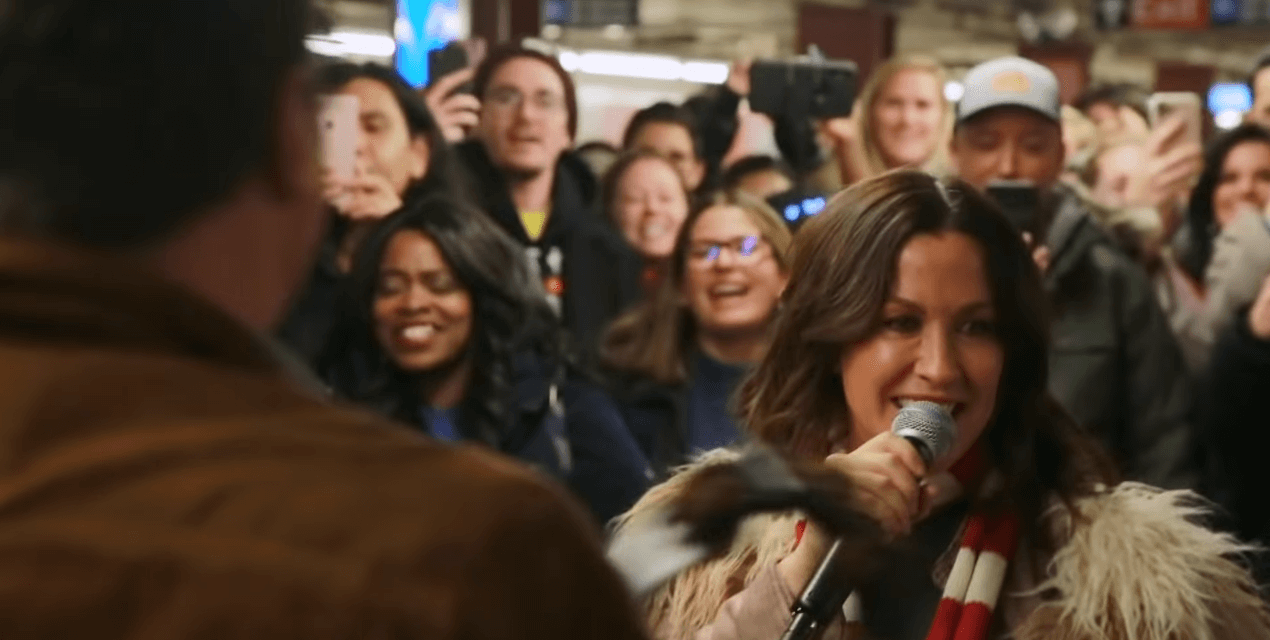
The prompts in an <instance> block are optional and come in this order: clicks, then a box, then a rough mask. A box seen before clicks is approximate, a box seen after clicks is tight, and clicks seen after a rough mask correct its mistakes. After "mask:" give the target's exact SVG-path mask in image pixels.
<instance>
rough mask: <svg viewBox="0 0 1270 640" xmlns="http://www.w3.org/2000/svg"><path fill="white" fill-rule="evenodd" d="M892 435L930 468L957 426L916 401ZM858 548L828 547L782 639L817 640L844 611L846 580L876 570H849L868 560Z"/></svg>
mask: <svg viewBox="0 0 1270 640" xmlns="http://www.w3.org/2000/svg"><path fill="white" fill-rule="evenodd" d="M891 433H894V434H895V435H897V436H900V437H902V438H904V439H905V440H907V441H908V442H909V443H910V444H912V445H913V448H914V449H916V450H917V453H918V455H920V456H921V457H922V462H923V463H925V465H926V467H927V468H929V467H930V465H931V463H932V462H934V461H935V459H937V458H939V457H940V456H942V455H944V454H946V453H948V450H949V449H952V445H953V442H955V441H956V440H957V423H956V422H954V421H953V418H952V414H950V413H948V410H947V409H945V408H943V407H942V406H940V405H938V404H935V403H934V402H925V401H922V402H914V403H912V404H910V405H908V406H905V407H904V408H902V409H900V413H899V415H897V416H895V420H893V421H892V422H891ZM856 546H858V544H855V543H854V542H853V541H852V540H850V539H849V538H846V537H839V538H838V539H836V540H834V543H833V545H832V546H831V547H829V552H828V553H827V554H825V559H824V560H823V561H821V563H820V566H819V567H818V568H817V569H816V573H815V574H813V575H812V577H811V580H809V581H808V582H807V586H806V588H804V589H803V592H802V595H800V596H798V599H797V600H795V601H794V606H793V607H792V608H791V609H790V611H791V612H792V613H793V614H794V618H793V620H791V621H790V623H789V627H788V628H787V629H786V630H785V635H783V636H781V640H808V639H810V638H815V637H818V636H819V635H820V634H821V633H823V632H824V630H825V627H826V626H828V624H829V623H830V622H831V621H832V620H833V619H834V616H835V615H836V614H837V612H839V611H841V610H842V604H843V603H844V602H846V601H847V598H848V597H849V596H850V595H851V592H852V591H854V590H855V585H853V584H851V583H850V582H851V581H850V580H849V579H847V576H849V575H871V573H872V571H873V570H874V569H876V567H858V566H857V567H846V566H844V565H845V564H848V563H847V562H845V560H846V559H847V558H850V562H853V563H858V562H860V560H861V558H862V557H863V558H869V557H868V556H861V555H860V554H858V553H854V552H852V549H853V548H854V547H856ZM869 559H870V560H871V561H872V562H873V563H878V562H882V561H883V560H882V559H881V558H880V557H878V556H873V557H872V558H869Z"/></svg>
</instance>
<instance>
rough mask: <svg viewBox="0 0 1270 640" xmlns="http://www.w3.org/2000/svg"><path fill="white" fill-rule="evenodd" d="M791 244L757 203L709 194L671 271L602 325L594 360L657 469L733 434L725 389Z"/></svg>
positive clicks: (751, 341) (755, 333)
mask: <svg viewBox="0 0 1270 640" xmlns="http://www.w3.org/2000/svg"><path fill="white" fill-rule="evenodd" d="M790 242H791V239H790V233H789V229H788V227H786V225H785V223H784V221H782V220H781V218H780V216H779V215H777V213H776V212H775V211H774V210H772V208H771V207H769V206H768V205H767V204H766V203H764V202H763V201H761V200H758V199H755V198H753V197H751V196H748V195H746V194H744V193H739V192H737V193H727V194H721V195H718V196H715V197H714V198H713V199H711V200H710V201H709V202H707V203H706V204H705V205H703V206H701V207H699V208H698V209H697V210H695V211H693V212H692V213H691V214H690V215H689V216H688V219H687V220H686V221H685V223H684V225H683V227H682V229H681V230H680V232H679V236H678V239H677V240H676V243H675V249H674V252H673V253H672V254H671V259H670V270H669V276H668V277H666V278H664V279H662V281H661V283H660V285H659V286H658V288H657V290H656V291H655V292H654V293H653V295H652V296H651V297H650V298H649V299H648V300H647V301H646V302H644V303H643V304H642V305H641V306H640V307H637V308H636V309H634V310H633V311H631V312H629V313H627V314H626V315H624V316H622V317H620V318H618V319H617V320H616V321H615V322H614V323H613V325H612V326H611V327H609V330H608V332H607V334H606V335H605V337H604V341H603V343H602V345H601V347H600V358H601V364H602V365H603V366H604V368H605V369H606V371H607V372H608V373H609V374H610V377H611V382H612V387H613V391H614V395H615V396H616V397H617V398H618V399H619V403H620V404H621V407H622V409H623V413H624V417H625V418H626V421H627V426H628V427H629V428H630V429H631V431H632V433H633V435H634V436H635V439H636V440H637V441H639V443H640V445H641V446H642V447H643V448H644V451H645V454H646V455H648V457H649V459H650V461H651V462H652V463H653V466H654V467H655V468H656V469H657V470H658V471H659V472H663V473H664V472H665V471H666V470H668V469H669V468H671V467H674V466H677V465H678V464H681V463H682V462H684V461H686V460H687V459H688V458H689V457H690V456H691V455H692V454H693V453H694V452H697V451H705V450H709V449H713V448H716V447H720V446H726V445H729V444H733V443H734V442H736V440H737V439H738V438H739V437H740V431H739V430H738V429H737V427H736V424H735V421H734V420H733V412H732V411H731V403H730V400H731V396H732V392H733V391H734V390H735V389H736V387H737V385H738V384H739V383H740V380H741V378H742V377H743V376H744V374H745V373H746V371H747V370H748V368H749V366H750V364H751V363H753V362H756V361H758V359H759V358H760V357H761V356H762V354H763V351H764V350H765V349H766V347H767V342H768V327H769V326H770V325H771V322H772V319H773V317H774V316H775V313H776V308H777V306H778V304H779V300H780V296H781V292H782V291H783V290H784V288H785V280H786V273H787V271H788V268H789V256H788V250H789V245H790Z"/></svg>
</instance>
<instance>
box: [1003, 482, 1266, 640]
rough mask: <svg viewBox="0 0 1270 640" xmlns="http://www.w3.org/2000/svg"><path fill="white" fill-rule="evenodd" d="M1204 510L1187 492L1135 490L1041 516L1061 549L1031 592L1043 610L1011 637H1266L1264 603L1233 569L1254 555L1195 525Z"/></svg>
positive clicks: (1125, 487)
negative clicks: (1047, 520) (1041, 600)
mask: <svg viewBox="0 0 1270 640" xmlns="http://www.w3.org/2000/svg"><path fill="white" fill-rule="evenodd" d="M1208 511H1209V510H1208V508H1207V507H1206V506H1205V503H1204V501H1203V499H1202V498H1200V497H1199V496H1198V495H1196V494H1194V493H1192V492H1189V491H1162V490H1159V489H1156V488H1153V487H1149V486H1147V485H1143V484H1137V483H1124V484H1121V485H1119V486H1117V487H1115V488H1114V489H1110V490H1106V491H1104V492H1102V493H1100V494H1098V495H1095V496H1090V497H1088V498H1084V499H1081V500H1079V501H1077V503H1076V513H1075V515H1074V516H1073V514H1072V513H1071V512H1070V511H1068V510H1067V509H1065V508H1061V507H1054V508H1052V509H1051V510H1050V512H1049V513H1048V515H1047V517H1048V518H1050V521H1051V524H1052V526H1054V527H1056V528H1057V529H1056V530H1057V531H1059V532H1060V533H1061V534H1062V535H1061V537H1060V538H1059V539H1060V540H1065V541H1066V542H1065V543H1064V544H1063V546H1062V547H1061V548H1060V549H1059V550H1058V552H1057V553H1056V554H1054V556H1053V558H1051V560H1050V563H1049V578H1048V579H1047V580H1045V581H1043V582H1041V583H1040V584H1038V585H1037V586H1036V588H1035V589H1033V590H1032V593H1033V594H1036V595H1045V596H1046V598H1045V600H1046V603H1045V604H1043V605H1041V606H1040V607H1039V608H1038V609H1037V610H1036V611H1034V612H1033V614H1032V615H1031V616H1029V617H1028V618H1027V619H1026V620H1025V622H1024V624H1023V625H1022V627H1020V628H1019V629H1017V630H1016V637H1017V638H1019V639H1020V640H1024V639H1031V638H1036V639H1039V638H1047V639H1055V640H1057V639H1077V638H1079V639H1082V640H1101V639H1108V640H1111V639H1119V638H1126V639H1127V638H1135V639H1140V640H1175V639H1180V638H1187V639H1190V640H1216V639H1218V638H1226V637H1242V638H1264V637H1267V636H1268V635H1270V618H1268V617H1267V615H1266V610H1265V606H1264V603H1263V602H1262V601H1261V599H1260V597H1259V596H1258V594H1257V591H1256V588H1255V585H1254V584H1253V582H1252V579H1251V577H1250V575H1249V573H1248V571H1247V569H1246V568H1244V567H1243V566H1240V564H1239V563H1238V562H1237V561H1236V559H1237V558H1238V557H1239V556H1241V555H1244V554H1247V553H1248V552H1250V551H1253V550H1254V548H1253V547H1251V546H1249V545H1244V544H1241V543H1239V542H1238V541H1237V540H1235V539H1234V538H1233V537H1232V536H1230V535H1228V534H1223V533H1218V532H1215V531H1212V530H1210V529H1208V528H1206V527H1204V526H1202V524H1200V523H1201V522H1202V521H1203V520H1204V519H1205V517H1206V516H1207V515H1208ZM1074 525H1075V526H1074ZM1239 627H1243V628H1242V629H1240V628H1239ZM1223 628H1228V629H1230V630H1231V631H1234V632H1236V635H1226V634H1225V633H1222V632H1221V629H1223Z"/></svg>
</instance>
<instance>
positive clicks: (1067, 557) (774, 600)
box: [622, 451, 1270, 640]
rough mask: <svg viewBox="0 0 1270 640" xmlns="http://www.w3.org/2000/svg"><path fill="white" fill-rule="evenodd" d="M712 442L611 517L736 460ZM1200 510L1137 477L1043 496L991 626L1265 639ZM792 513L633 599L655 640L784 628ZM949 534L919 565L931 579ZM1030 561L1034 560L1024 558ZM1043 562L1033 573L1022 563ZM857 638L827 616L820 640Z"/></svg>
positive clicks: (758, 634)
mask: <svg viewBox="0 0 1270 640" xmlns="http://www.w3.org/2000/svg"><path fill="white" fill-rule="evenodd" d="M736 457H737V456H736V454H735V453H733V452H725V451H720V452H715V453H712V454H711V455H709V456H707V457H704V458H703V459H702V460H701V461H700V462H698V463H696V464H694V465H692V466H690V467H688V468H687V469H686V470H684V471H683V472H681V473H680V474H679V475H677V476H675V477H674V478H672V479H671V480H669V481H668V482H666V483H664V484H662V485H660V486H658V487H655V488H654V489H653V490H652V491H650V492H649V493H648V495H646V496H645V497H644V498H643V499H641V500H640V502H639V503H638V504H636V505H635V508H634V509H632V510H631V512H630V513H629V514H627V515H626V516H625V517H624V518H623V525H622V526H631V527H634V526H640V523H641V519H643V518H647V517H651V516H654V515H655V514H659V513H661V512H662V511H661V510H662V509H663V508H665V506H666V505H668V504H670V503H672V502H673V501H675V500H676V499H677V498H678V497H679V496H680V495H681V494H682V492H683V489H684V487H685V486H686V485H687V484H688V483H689V482H690V481H691V480H692V478H693V476H694V474H696V473H699V472H700V471H701V470H702V469H704V468H706V467H708V466H709V465H711V464H716V463H720V462H729V461H732V460H735V459H736ZM1203 514H1204V509H1202V508H1200V507H1198V506H1196V502H1195V496H1194V494H1191V493H1190V492H1187V491H1171V492H1165V491H1161V490H1158V489H1153V488H1150V487H1147V486H1145V485H1141V484H1132V483H1131V484H1124V485H1120V486H1118V487H1115V488H1107V489H1104V490H1102V491H1100V492H1099V493H1097V494H1096V495H1091V496H1088V497H1085V498H1081V499H1079V500H1077V501H1076V504H1075V511H1074V512H1071V511H1068V510H1067V509H1066V508H1064V507H1063V506H1062V504H1061V502H1059V501H1057V500H1055V501H1054V504H1053V507H1052V508H1051V509H1050V510H1049V511H1048V512H1047V514H1046V516H1045V518H1046V525H1047V526H1049V527H1050V529H1051V530H1052V531H1054V532H1056V534H1058V536H1059V539H1060V540H1061V544H1060V546H1059V548H1058V551H1057V552H1056V553H1054V554H1053V555H1051V556H1049V557H1044V558H1040V557H1034V555H1035V554H1034V552H1033V551H1032V549H1034V548H1035V547H1034V546H1033V545H1030V544H1029V541H1028V540H1026V539H1025V540H1021V541H1020V544H1019V551H1018V552H1016V554H1015V560H1014V561H1013V562H1011V565H1010V568H1009V570H1008V575H1007V578H1006V582H1005V585H1004V586H1003V589H1002V592H1001V596H1000V598H999V599H998V602H997V606H996V609H995V625H994V627H993V628H994V629H999V630H1000V631H1001V632H1002V633H999V634H994V636H993V637H997V638H1000V637H1003V634H1004V633H1013V636H1012V638H1013V639H1014V640H1095V639H1097V640H1102V639H1106V640H1175V639H1178V638H1206V639H1209V640H1235V639H1237V638H1238V639H1250V638H1270V611H1268V610H1267V608H1266V605H1265V603H1264V602H1263V601H1262V600H1261V598H1260V597H1259V595H1258V594H1257V593H1256V590H1255V588H1254V585H1253V582H1252V580H1251V578H1250V576H1249V575H1248V573H1247V571H1246V570H1245V569H1244V568H1243V567H1242V566H1241V565H1240V564H1239V563H1238V562H1236V561H1235V560H1234V559H1233V558H1234V556H1236V555H1238V554H1241V553H1244V552H1246V551H1247V548H1246V547H1245V546H1244V545H1241V544H1239V543H1238V542H1236V541H1235V540H1234V539H1233V538H1231V537H1230V536H1228V535H1225V534H1220V533H1216V532H1213V531H1209V530H1208V529H1205V528H1204V527H1202V526H1200V525H1198V524H1195V521H1196V520H1197V519H1198V518H1200V517H1202V516H1203ZM800 519H801V516H800V515H798V514H779V515H770V516H769V515H765V516H755V517H751V518H749V519H747V520H745V521H744V522H743V523H742V525H741V527H740V529H739V531H738V534H737V536H736V538H735V539H734V541H733V544H732V546H731V548H730V549H729V551H728V552H727V554H726V555H724V556H723V557H721V558H718V559H715V560H712V561H709V562H707V563H705V564H702V565H698V566H696V567H693V568H690V569H688V570H687V571H685V572H683V573H681V574H680V575H679V576H678V577H677V578H675V579H674V580H673V581H671V582H670V583H668V584H666V585H664V586H662V587H661V588H660V589H659V590H658V591H656V592H654V593H653V594H652V595H651V596H650V597H649V598H647V599H646V601H645V602H646V610H647V615H648V621H649V626H650V627H651V628H652V629H653V632H654V637H656V638H658V639H659V640H693V639H695V640H771V639H772V638H778V637H780V636H781V634H782V633H783V632H784V630H785V628H786V627H787V626H788V624H789V621H790V619H791V614H790V607H791V605H792V604H793V602H794V600H795V599H796V597H797V595H796V594H795V593H793V592H792V591H791V590H790V588H789V586H788V585H787V584H786V583H785V581H784V579H783V578H782V577H781V576H780V574H779V573H778V570H777V568H776V563H777V562H778V561H780V560H781V559H782V558H784V557H785V556H786V555H788V554H789V553H790V552H791V551H792V550H793V548H794V546H795V544H796V531H795V530H796V524H797V522H798V520H800ZM960 539H961V537H960V535H958V536H956V537H955V538H954V543H953V544H952V545H951V546H950V547H949V548H947V549H946V550H945V551H944V553H943V555H942V556H941V558H940V560H939V561H938V562H936V564H935V569H934V571H933V574H934V575H932V576H931V579H932V580H933V581H934V583H935V584H936V585H937V586H939V587H940V588H941V589H942V587H943V584H944V582H945V581H946V580H947V579H948V572H949V570H950V569H951V566H952V561H953V560H954V559H955V557H956V555H957V553H958V549H959V547H960ZM1027 560H1034V561H1036V562H1032V561H1027ZM1037 566H1039V567H1048V570H1049V573H1048V575H1034V573H1033V571H1032V567H1037ZM864 637H866V636H865V635H864V634H863V630H862V629H860V628H859V625H852V626H850V627H848V626H847V625H845V624H843V623H842V621H841V619H840V620H839V621H838V622H836V623H835V624H833V625H830V626H829V627H828V629H827V630H826V633H825V635H824V638H825V640H855V639H857V638H864Z"/></svg>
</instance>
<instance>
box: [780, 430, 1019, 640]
mask: <svg viewBox="0 0 1270 640" xmlns="http://www.w3.org/2000/svg"><path fill="white" fill-rule="evenodd" d="M986 468H987V464H986V457H985V455H984V451H983V449H982V447H979V446H976V447H974V448H972V449H971V450H970V451H969V452H968V453H967V454H966V455H965V456H964V457H963V458H962V459H961V460H959V461H958V462H957V464H955V465H953V468H952V469H951V470H950V471H951V473H952V475H953V477H955V478H956V479H957V481H958V482H960V483H961V485H962V486H963V487H967V488H970V487H978V486H980V485H981V484H982V479H983V477H984V476H985V475H986ZM804 528H805V522H800V523H798V539H799V541H801V539H802V534H803V530H804ZM1018 533H1019V521H1018V518H1017V517H1016V515H1015V514H1014V513H1012V512H1004V513H988V512H982V511H974V512H972V513H971V514H970V517H969V518H968V519H967V521H966V527H965V533H964V534H963V535H962V537H961V548H960V549H959V550H958V551H957V559H956V560H955V561H954V562H953V567H952V571H951V572H950V573H949V574H948V581H947V582H946V583H945V584H944V595H943V597H942V598H941V599H940V601H939V607H938V608H937V609H936V610H935V619H934V621H933V622H932V623H931V628H930V633H928V634H927V635H926V640H987V638H988V629H989V627H990V626H991V623H992V613H993V610H994V609H995V608H996V604H997V598H998V597H999V596H1000V595H1001V587H1002V585H1004V584H1005V578H1006V575H1007V573H1008V569H1009V564H1010V560H1011V559H1012V558H1013V556H1014V550H1015V547H1016V546H1017V544H1018V537H1019V536H1018ZM843 613H844V614H845V615H846V619H847V623H848V624H852V623H859V622H861V620H862V618H863V611H862V609H861V604H860V599H859V594H858V593H853V594H851V597H850V598H849V599H848V600H847V602H846V604H844V605H843Z"/></svg>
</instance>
